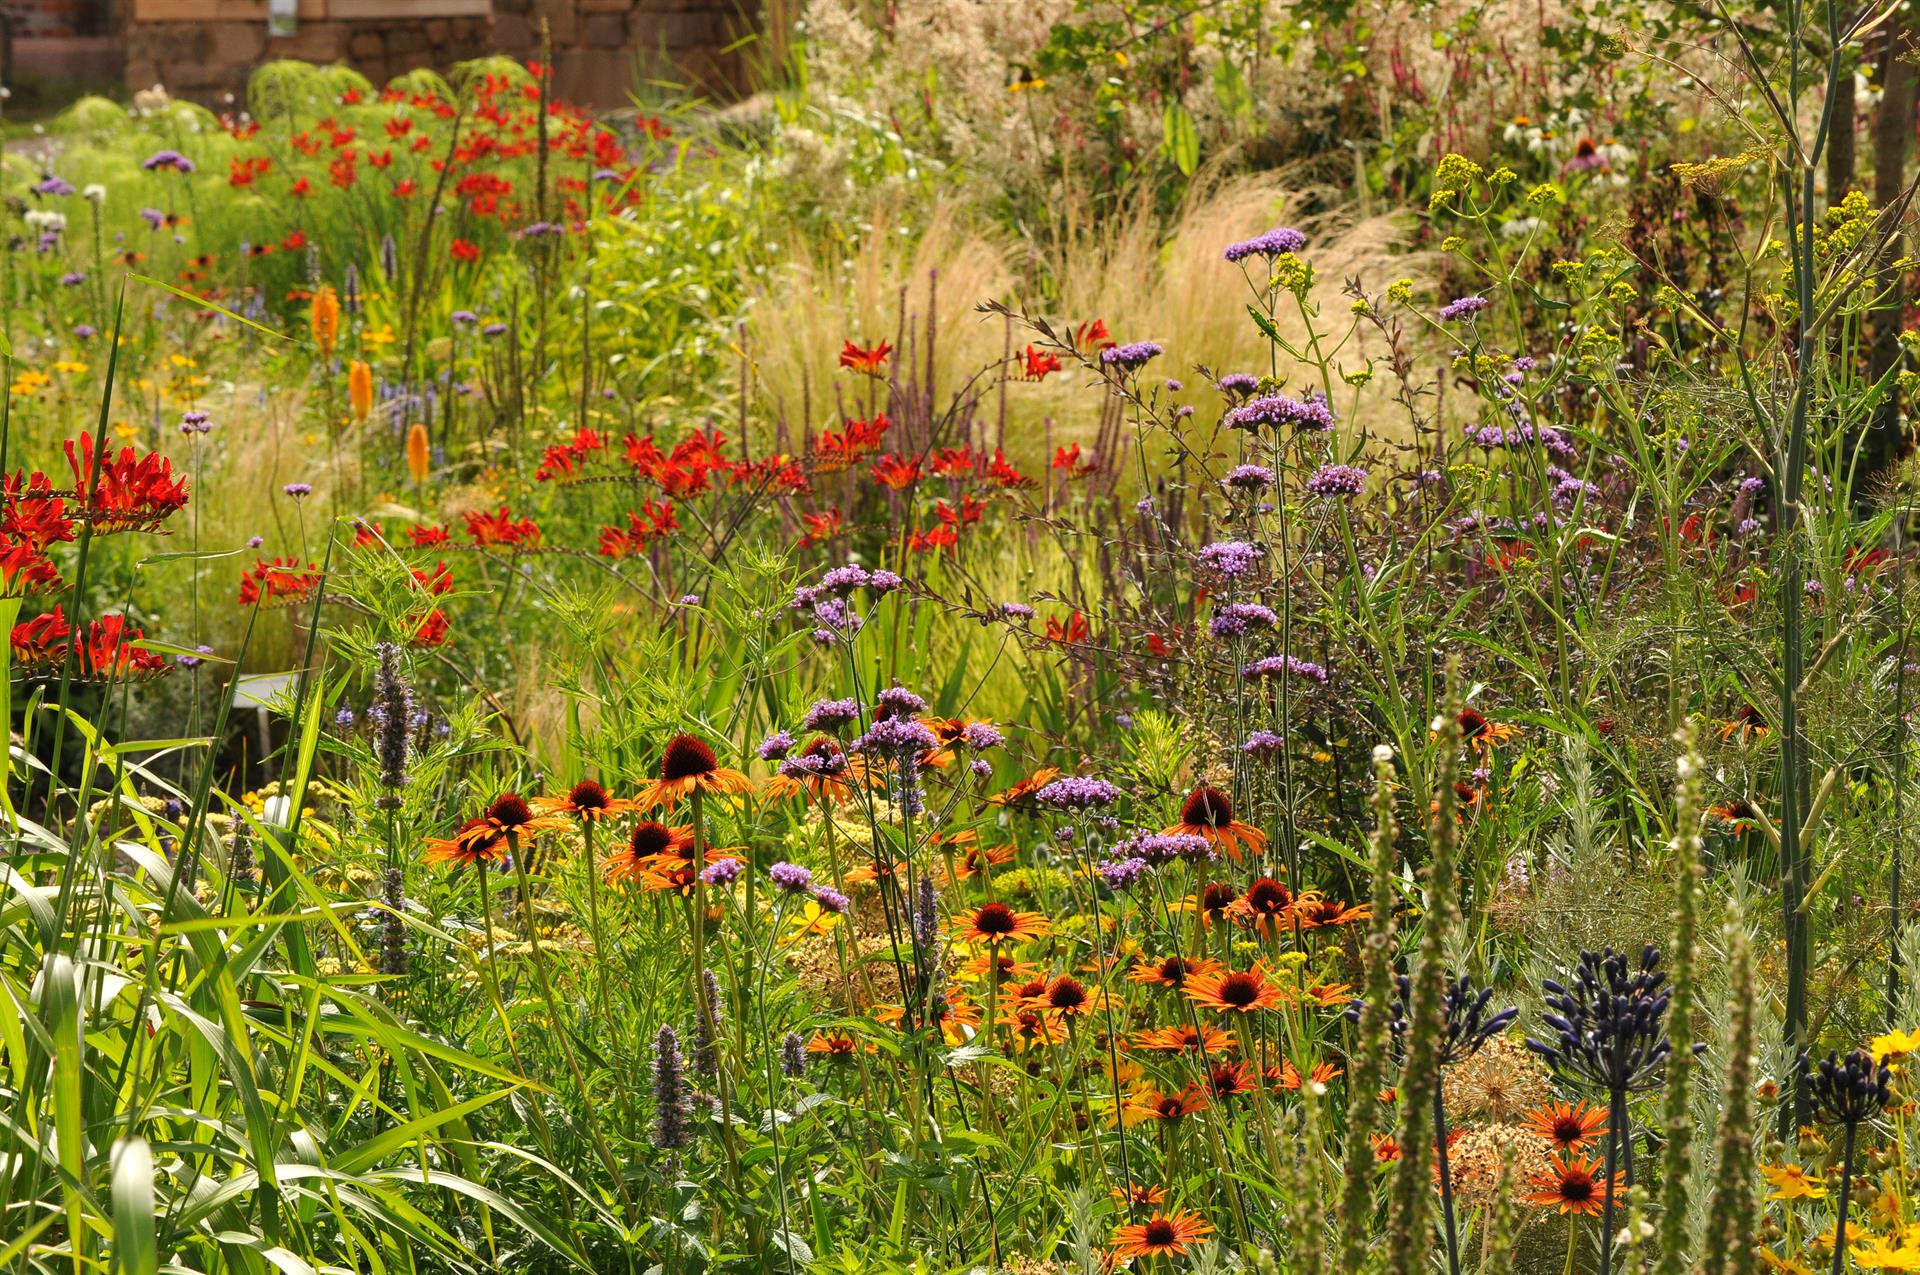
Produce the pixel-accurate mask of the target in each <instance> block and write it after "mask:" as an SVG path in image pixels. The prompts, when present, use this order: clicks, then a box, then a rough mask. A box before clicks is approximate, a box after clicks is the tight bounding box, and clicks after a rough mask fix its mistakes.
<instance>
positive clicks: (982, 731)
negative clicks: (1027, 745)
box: [960, 722, 1007, 749]
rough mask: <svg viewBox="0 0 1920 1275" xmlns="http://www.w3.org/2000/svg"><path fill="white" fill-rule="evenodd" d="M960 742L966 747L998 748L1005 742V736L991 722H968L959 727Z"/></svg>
mask: <svg viewBox="0 0 1920 1275" xmlns="http://www.w3.org/2000/svg"><path fill="white" fill-rule="evenodd" d="M960 742H962V743H964V744H965V745H966V746H967V747H968V748H977V749H986V748H998V747H1000V746H1001V745H1002V744H1004V743H1006V742H1007V737H1006V736H1005V735H1003V734H1001V733H1000V728H999V727H998V726H995V725H994V724H993V723H992V722H968V723H967V724H966V725H965V726H963V727H961V729H960Z"/></svg>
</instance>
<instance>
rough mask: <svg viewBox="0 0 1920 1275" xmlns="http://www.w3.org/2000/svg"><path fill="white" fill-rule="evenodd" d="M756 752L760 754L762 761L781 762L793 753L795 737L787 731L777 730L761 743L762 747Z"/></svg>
mask: <svg viewBox="0 0 1920 1275" xmlns="http://www.w3.org/2000/svg"><path fill="white" fill-rule="evenodd" d="M756 751H758V752H759V754H760V760H761V761H779V760H780V759H781V758H783V757H785V756H786V755H787V754H788V753H790V752H792V751H793V736H792V735H791V734H789V733H788V732H786V731H783V730H777V731H775V732H773V734H771V735H769V736H767V737H766V738H765V739H764V740H762V741H760V747H759V749H758V750H756Z"/></svg>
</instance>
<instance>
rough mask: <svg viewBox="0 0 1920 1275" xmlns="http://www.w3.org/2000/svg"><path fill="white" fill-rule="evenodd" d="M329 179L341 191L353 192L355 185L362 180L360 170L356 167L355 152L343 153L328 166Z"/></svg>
mask: <svg viewBox="0 0 1920 1275" xmlns="http://www.w3.org/2000/svg"><path fill="white" fill-rule="evenodd" d="M327 178H328V180H330V181H331V182H333V184H334V185H336V186H338V187H339V188H340V189H342V190H351V189H352V188H353V184H354V183H355V182H357V181H359V180H360V170H359V168H358V167H357V165H356V161H355V159H354V152H353V151H343V152H341V154H340V155H339V156H338V157H337V158H336V159H335V160H334V161H333V162H332V163H331V164H329V165H327Z"/></svg>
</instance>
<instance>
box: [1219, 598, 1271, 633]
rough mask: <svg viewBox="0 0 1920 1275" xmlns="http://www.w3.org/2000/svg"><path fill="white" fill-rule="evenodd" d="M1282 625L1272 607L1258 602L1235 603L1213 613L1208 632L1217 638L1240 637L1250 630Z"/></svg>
mask: <svg viewBox="0 0 1920 1275" xmlns="http://www.w3.org/2000/svg"><path fill="white" fill-rule="evenodd" d="M1278 623H1280V617H1279V616H1278V615H1277V614H1275V613H1274V610H1273V608H1272V607H1264V606H1261V605H1260V604H1259V603H1258V602H1235V603H1232V604H1230V605H1228V606H1223V607H1221V608H1220V609H1219V610H1218V611H1216V612H1214V613H1213V623H1212V624H1210V625H1208V631H1209V632H1211V633H1212V634H1213V636H1215V637H1217V638H1230V637H1239V636H1240V635H1241V634H1243V633H1245V632H1246V631H1247V630H1248V629H1270V628H1272V627H1273V626H1274V625H1276V624H1278Z"/></svg>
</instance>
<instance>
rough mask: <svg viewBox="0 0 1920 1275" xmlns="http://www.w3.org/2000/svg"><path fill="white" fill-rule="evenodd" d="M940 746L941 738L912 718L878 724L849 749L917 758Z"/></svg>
mask: <svg viewBox="0 0 1920 1275" xmlns="http://www.w3.org/2000/svg"><path fill="white" fill-rule="evenodd" d="M939 746H940V739H939V737H938V736H936V735H935V734H934V733H933V731H932V730H930V729H929V728H928V727H927V726H926V725H925V724H924V723H922V722H918V721H915V720H914V719H913V718H911V717H890V718H888V719H887V720H886V721H883V722H875V723H874V724H873V726H872V727H871V728H870V729H869V730H868V731H867V733H866V734H864V735H862V736H860V738H858V739H856V740H854V741H853V743H852V744H851V745H850V747H851V748H852V749H853V751H854V752H857V753H880V754H882V755H887V756H893V757H898V758H905V757H917V756H919V755H920V754H921V753H924V752H928V751H930V750H932V749H935V748H938V747H939Z"/></svg>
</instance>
